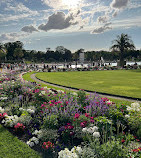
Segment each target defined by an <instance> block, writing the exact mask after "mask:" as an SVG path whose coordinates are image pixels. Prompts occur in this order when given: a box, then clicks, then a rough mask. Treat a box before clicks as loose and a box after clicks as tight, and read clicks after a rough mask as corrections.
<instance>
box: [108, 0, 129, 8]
mask: <svg viewBox="0 0 141 158" xmlns="http://www.w3.org/2000/svg"><path fill="white" fill-rule="evenodd" d="M128 2H129V0H113V1H112V3H111V4H110V6H111V7H112V8H114V9H122V8H125V7H127V5H128Z"/></svg>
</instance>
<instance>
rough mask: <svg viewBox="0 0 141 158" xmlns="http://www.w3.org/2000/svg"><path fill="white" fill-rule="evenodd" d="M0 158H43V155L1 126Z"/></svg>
mask: <svg viewBox="0 0 141 158" xmlns="http://www.w3.org/2000/svg"><path fill="white" fill-rule="evenodd" d="M0 158H41V155H39V154H38V153H37V152H35V151H34V150H32V149H31V148H30V147H28V146H27V145H26V144H25V143H23V142H21V141H20V140H19V139H18V138H17V137H15V136H13V135H12V134H11V133H10V132H9V131H7V130H6V129H5V128H4V127H3V126H2V125H0Z"/></svg>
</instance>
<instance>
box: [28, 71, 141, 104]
mask: <svg viewBox="0 0 141 158" xmlns="http://www.w3.org/2000/svg"><path fill="white" fill-rule="evenodd" d="M35 75H36V74H32V75H31V78H32V79H34V80H35V81H37V82H40V83H43V84H47V85H50V86H54V87H57V88H61V89H65V90H71V91H76V92H77V91H78V90H77V89H73V88H67V87H64V86H60V85H55V84H52V83H48V82H45V81H41V80H39V79H37V78H36V76H35ZM86 92H87V91H86ZM87 93H89V94H93V93H95V92H87ZM97 94H99V93H97ZM99 95H100V96H102V97H107V98H114V99H120V100H125V101H131V102H135V101H138V100H136V99H129V98H124V97H117V96H112V95H102V94H99ZM138 102H140V103H141V101H138Z"/></svg>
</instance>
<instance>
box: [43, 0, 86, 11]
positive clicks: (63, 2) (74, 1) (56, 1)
mask: <svg viewBox="0 0 141 158" xmlns="http://www.w3.org/2000/svg"><path fill="white" fill-rule="evenodd" d="M41 1H42V2H43V4H46V5H47V6H49V7H51V8H53V9H55V10H68V9H71V8H81V6H82V5H83V1H84V0H41Z"/></svg>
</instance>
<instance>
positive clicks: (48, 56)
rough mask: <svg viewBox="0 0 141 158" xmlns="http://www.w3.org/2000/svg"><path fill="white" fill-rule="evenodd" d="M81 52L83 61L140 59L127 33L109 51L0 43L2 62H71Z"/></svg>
mask: <svg viewBox="0 0 141 158" xmlns="http://www.w3.org/2000/svg"><path fill="white" fill-rule="evenodd" d="M81 52H84V54H85V61H99V60H100V59H101V57H103V59H104V60H105V61H117V60H120V61H122V62H123V60H125V59H126V60H133V59H134V60H141V50H135V46H134V44H133V42H132V41H131V40H130V37H129V36H128V35H127V34H121V36H117V39H116V40H114V41H113V45H112V47H111V50H110V51H103V50H102V51H84V49H82V48H81V49H79V50H77V51H76V52H75V53H72V52H71V51H70V50H69V49H67V48H65V47H63V46H57V47H56V49H55V51H53V50H51V49H50V48H47V49H46V51H45V52H43V51H36V50H25V49H24V45H23V43H22V42H21V41H16V42H8V43H5V44H2V43H0V60H1V61H3V62H6V61H7V62H11V61H13V62H14V61H17V62H18V61H22V60H23V59H24V60H27V61H32V62H72V61H78V60H79V53H81Z"/></svg>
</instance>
